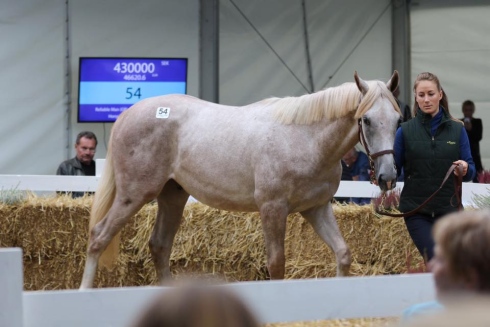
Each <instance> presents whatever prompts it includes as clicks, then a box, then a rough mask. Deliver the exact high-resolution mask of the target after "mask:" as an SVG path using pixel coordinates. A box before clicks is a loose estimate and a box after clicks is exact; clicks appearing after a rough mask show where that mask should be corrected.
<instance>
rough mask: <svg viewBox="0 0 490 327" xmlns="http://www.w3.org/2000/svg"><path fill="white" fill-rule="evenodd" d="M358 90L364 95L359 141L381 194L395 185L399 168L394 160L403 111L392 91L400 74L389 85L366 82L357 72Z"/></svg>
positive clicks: (359, 115)
mask: <svg viewBox="0 0 490 327" xmlns="http://www.w3.org/2000/svg"><path fill="white" fill-rule="evenodd" d="M354 78H355V80H356V84H357V87H358V88H359V91H361V93H362V99H361V103H360V104H359V108H358V111H357V112H358V118H359V138H360V141H361V143H362V144H363V145H364V148H365V149H366V153H367V154H368V156H369V160H370V161H371V167H372V168H371V169H373V168H374V173H375V175H374V177H373V178H374V180H375V182H377V183H378V185H379V187H380V188H381V190H382V191H387V190H391V189H393V188H394V187H395V186H396V178H397V173H396V167H395V160H394V157H393V153H394V152H393V145H394V141H395V133H396V129H397V127H398V125H399V124H400V122H401V114H400V109H399V108H398V105H397V103H396V100H395V98H394V97H393V94H392V92H393V91H394V90H395V89H396V88H397V86H398V72H397V71H396V70H395V72H394V73H393V76H392V77H391V78H390V80H389V81H388V83H386V84H385V83H383V82H380V81H372V82H369V83H368V82H366V81H364V80H362V79H361V78H360V77H359V76H358V75H357V72H356V73H355V75H354Z"/></svg>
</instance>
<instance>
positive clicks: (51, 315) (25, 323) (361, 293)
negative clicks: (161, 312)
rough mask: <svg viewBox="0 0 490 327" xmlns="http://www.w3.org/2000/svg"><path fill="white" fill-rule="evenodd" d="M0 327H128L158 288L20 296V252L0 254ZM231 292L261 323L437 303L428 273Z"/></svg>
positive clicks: (394, 311)
mask: <svg viewBox="0 0 490 327" xmlns="http://www.w3.org/2000/svg"><path fill="white" fill-rule="evenodd" d="M0 268H1V270H0V294H2V296H0V326H8V327H65V326H70V327H86V326H91V327H109V326H122V327H124V326H128V325H129V324H130V322H131V321H132V320H133V319H134V317H135V316H136V315H137V314H138V313H139V312H140V311H141V310H142V308H143V307H144V306H145V305H146V304H147V303H148V301H149V300H151V298H152V297H153V296H154V295H155V294H156V292H159V291H165V288H161V287H130V288H107V289H95V290H88V291H78V290H64V291H22V280H23V278H22V252H21V250H20V249H0ZM220 287H226V288H231V289H232V290H233V291H234V292H235V293H236V294H237V295H238V296H239V297H241V298H242V299H243V300H244V301H245V303H247V304H248V305H249V307H250V308H251V309H252V310H253V312H254V313H255V314H256V316H257V317H258V318H259V320H260V321H261V322H262V323H273V322H292V321H308V320H324V319H341V318H361V317H364V318H369V317H396V316H400V315H401V313H402V312H403V310H404V309H405V308H407V307H408V306H410V305H412V304H414V303H418V302H424V301H431V300H433V299H434V298H435V294H434V285H433V281H432V276H431V275H430V274H415V275H396V276H376V277H348V278H326V279H309V280H286V281H261V282H240V283H231V284H226V285H223V286H220Z"/></svg>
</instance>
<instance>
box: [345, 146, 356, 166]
mask: <svg viewBox="0 0 490 327" xmlns="http://www.w3.org/2000/svg"><path fill="white" fill-rule="evenodd" d="M358 155H359V153H357V150H356V148H352V149H350V150H349V151H347V153H346V154H344V156H343V157H342V160H343V161H344V162H345V164H346V165H347V167H350V166H352V164H354V162H356V160H357V156H358Z"/></svg>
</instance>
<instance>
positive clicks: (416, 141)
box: [400, 109, 462, 217]
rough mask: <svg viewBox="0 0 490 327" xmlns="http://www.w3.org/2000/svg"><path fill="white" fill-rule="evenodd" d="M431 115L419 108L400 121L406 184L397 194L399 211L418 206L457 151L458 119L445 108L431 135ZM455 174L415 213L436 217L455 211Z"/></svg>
mask: <svg viewBox="0 0 490 327" xmlns="http://www.w3.org/2000/svg"><path fill="white" fill-rule="evenodd" d="M431 119H432V117H431V116H430V115H427V114H424V113H423V112H422V111H421V110H420V109H419V111H418V113H417V115H416V116H415V117H414V118H413V119H411V120H409V121H407V122H405V123H403V124H402V125H401V127H402V131H403V139H404V146H405V163H404V165H403V169H404V172H405V186H404V187H403V190H402V193H401V197H400V211H402V212H408V211H410V210H413V209H415V208H417V207H418V206H419V205H421V204H422V203H423V202H424V201H425V200H427V198H429V197H430V196H431V195H432V193H434V192H435V191H436V190H437V189H438V188H439V186H440V185H441V183H442V181H443V179H444V177H445V176H446V173H447V170H448V169H449V167H451V165H452V163H453V161H456V160H458V159H459V158H460V157H461V156H460V153H459V145H460V142H459V140H460V134H461V130H462V128H461V123H458V122H455V121H453V120H451V118H450V117H449V115H447V114H446V113H445V112H444V113H443V117H442V120H441V124H440V125H439V127H438V128H437V131H436V133H435V135H434V137H432V135H431V132H430V121H431ZM453 179H454V175H453V174H452V175H451V177H449V178H448V180H447V181H446V183H445V184H444V186H443V188H442V189H441V190H440V191H439V193H437V195H436V196H435V197H434V198H433V199H432V200H431V201H430V202H429V203H427V205H426V206H425V207H424V208H422V209H421V210H420V211H419V212H418V213H420V214H425V215H430V216H432V217H437V216H440V215H443V214H446V213H448V212H452V211H456V210H457V209H458V208H457V205H458V203H457V199H456V197H453V195H454V181H453Z"/></svg>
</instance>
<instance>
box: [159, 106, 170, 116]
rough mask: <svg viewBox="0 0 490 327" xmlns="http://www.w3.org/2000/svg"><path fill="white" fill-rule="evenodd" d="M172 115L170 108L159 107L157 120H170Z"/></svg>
mask: <svg viewBox="0 0 490 327" xmlns="http://www.w3.org/2000/svg"><path fill="white" fill-rule="evenodd" d="M168 115H170V108H167V107H158V108H157V116H156V117H157V118H168Z"/></svg>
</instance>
